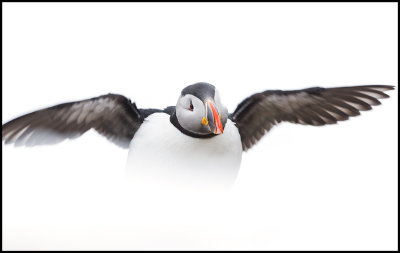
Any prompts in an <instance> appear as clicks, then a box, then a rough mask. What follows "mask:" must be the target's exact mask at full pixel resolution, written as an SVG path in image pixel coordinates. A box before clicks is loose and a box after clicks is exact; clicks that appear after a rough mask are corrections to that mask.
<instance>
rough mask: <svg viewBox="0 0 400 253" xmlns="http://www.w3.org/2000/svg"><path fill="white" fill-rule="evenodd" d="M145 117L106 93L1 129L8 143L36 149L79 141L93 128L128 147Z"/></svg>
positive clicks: (26, 117) (29, 116)
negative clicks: (80, 137)
mask: <svg viewBox="0 0 400 253" xmlns="http://www.w3.org/2000/svg"><path fill="white" fill-rule="evenodd" d="M142 122H143V117H142V115H141V113H140V111H139V110H138V109H137V107H136V105H135V103H131V101H130V100H129V99H127V98H126V97H124V96H122V95H116V94H107V95H103V96H99V97H94V98H91V99H86V100H82V101H76V102H70V103H64V104H59V105H56V106H53V107H49V108H45V109H42V110H38V111H35V112H32V113H29V114H26V115H23V116H21V117H18V118H16V119H13V120H11V121H9V122H7V123H5V124H4V125H3V126H2V139H3V140H4V141H5V143H6V144H8V143H15V145H16V146H19V145H26V146H34V145H41V144H54V143H58V142H60V141H62V140H64V139H67V138H76V137H79V136H81V135H82V134H83V133H85V132H86V131H88V130H89V129H91V128H93V129H95V130H96V131H97V132H99V133H100V134H102V135H104V136H105V137H106V138H107V139H108V140H110V141H112V142H113V143H115V144H117V145H118V146H121V147H123V148H128V147H129V143H130V141H131V140H132V138H133V136H134V134H135V132H136V130H137V129H138V128H139V126H140V125H141V123H142Z"/></svg>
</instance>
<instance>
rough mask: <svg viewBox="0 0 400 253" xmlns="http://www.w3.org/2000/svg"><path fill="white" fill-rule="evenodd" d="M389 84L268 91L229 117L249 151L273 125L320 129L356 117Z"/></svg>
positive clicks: (244, 104) (247, 101) (244, 148)
mask: <svg viewBox="0 0 400 253" xmlns="http://www.w3.org/2000/svg"><path fill="white" fill-rule="evenodd" d="M393 88H394V87H393V86H389V85H364V86H351V87H337V88H321V87H314V88H308V89H303V90H291V91H283V90H267V91H264V92H260V93H256V94H254V95H252V96H250V97H248V98H246V99H245V100H244V101H243V102H241V103H240V104H239V105H238V107H237V108H236V110H235V111H234V112H233V113H232V114H231V115H230V118H231V119H232V121H234V122H235V123H236V127H237V128H238V129H239V133H240V137H241V140H242V147H243V150H247V149H249V148H251V147H252V146H253V145H254V144H255V143H257V142H258V141H259V140H260V139H261V138H262V137H263V136H264V134H265V133H266V132H268V131H269V130H270V129H271V128H272V127H273V126H274V125H276V124H278V123H280V122H282V121H287V122H291V123H297V124H305V125H313V126H322V125H326V124H335V123H336V122H337V121H342V120H347V119H349V117H352V116H357V115H359V114H360V111H367V110H371V109H372V107H371V106H372V105H379V104H380V102H379V100H378V99H379V98H387V97H389V96H388V95H387V94H385V93H384V92H383V91H387V90H392V89H393Z"/></svg>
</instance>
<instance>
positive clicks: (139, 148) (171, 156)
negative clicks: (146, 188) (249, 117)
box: [126, 113, 242, 187]
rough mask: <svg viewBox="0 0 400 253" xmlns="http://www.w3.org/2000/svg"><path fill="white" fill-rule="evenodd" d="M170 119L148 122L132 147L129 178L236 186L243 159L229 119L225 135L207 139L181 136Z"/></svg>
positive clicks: (152, 118)
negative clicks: (235, 182) (234, 184)
mask: <svg viewBox="0 0 400 253" xmlns="http://www.w3.org/2000/svg"><path fill="white" fill-rule="evenodd" d="M169 118H170V116H169V115H167V114H165V113H154V114H152V115H150V116H149V117H147V118H146V120H145V121H144V122H143V124H142V126H141V127H140V128H139V129H138V131H137V132H136V134H135V137H134V138H133V140H132V141H131V143H130V149H129V155H128V162H127V167H126V170H127V174H128V175H130V176H133V178H135V179H139V180H140V181H141V182H142V183H144V184H173V185H175V186H176V185H185V186H187V185H200V186H204V187H209V186H210V187H219V186H221V187H225V186H227V185H230V186H231V185H233V183H234V181H235V179H236V176H237V173H238V171H239V167H240V162H241V158H242V144H241V141H240V135H239V132H238V130H237V128H236V127H235V125H234V124H233V122H231V121H230V120H229V119H228V122H227V123H226V126H225V129H224V133H223V134H221V135H218V136H215V137H212V138H208V139H200V138H193V137H190V136H187V135H185V134H183V133H181V132H180V131H179V130H178V129H176V128H175V127H174V126H173V125H172V124H171V123H170V119H169Z"/></svg>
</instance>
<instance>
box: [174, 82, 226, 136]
mask: <svg viewBox="0 0 400 253" xmlns="http://www.w3.org/2000/svg"><path fill="white" fill-rule="evenodd" d="M176 117H177V119H178V123H179V124H180V125H181V126H182V127H183V128H184V129H185V130H187V131H189V132H191V133H194V134H198V135H210V134H214V135H218V134H222V133H223V132H224V127H225V124H226V121H227V120H228V109H227V108H226V107H225V106H224V105H222V103H221V99H220V96H219V92H218V91H217V89H215V87H214V86H213V85H211V84H208V83H195V84H192V85H189V86H187V87H186V88H184V89H183V90H182V92H181V96H180V97H179V99H178V102H177V104H176Z"/></svg>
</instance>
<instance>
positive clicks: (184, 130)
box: [169, 112, 216, 139]
mask: <svg viewBox="0 0 400 253" xmlns="http://www.w3.org/2000/svg"><path fill="white" fill-rule="evenodd" d="M169 120H170V121H171V123H172V125H174V126H175V127H176V128H178V130H179V131H181V132H182V133H183V134H186V135H188V136H190V137H193V138H200V139H207V138H211V137H214V136H216V135H215V134H212V133H211V134H204V135H203V134H196V133H192V132H190V131H188V130H186V129H184V128H183V127H182V126H181V125H180V124H179V122H178V118H177V117H176V115H175V112H174V113H172V115H171V117H170V118H169Z"/></svg>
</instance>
